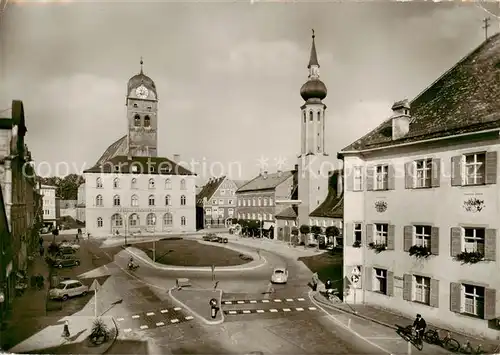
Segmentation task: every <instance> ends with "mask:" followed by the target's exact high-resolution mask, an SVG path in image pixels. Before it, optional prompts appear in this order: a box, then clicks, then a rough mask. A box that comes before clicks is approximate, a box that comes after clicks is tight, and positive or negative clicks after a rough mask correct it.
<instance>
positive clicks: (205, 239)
mask: <svg viewBox="0 0 500 355" xmlns="http://www.w3.org/2000/svg"><path fill="white" fill-rule="evenodd" d="M214 236H215V234H212V233H208V234H205V235H204V236H203V240H204V241H205V242H210V241H211V240H212V238H213V237H214Z"/></svg>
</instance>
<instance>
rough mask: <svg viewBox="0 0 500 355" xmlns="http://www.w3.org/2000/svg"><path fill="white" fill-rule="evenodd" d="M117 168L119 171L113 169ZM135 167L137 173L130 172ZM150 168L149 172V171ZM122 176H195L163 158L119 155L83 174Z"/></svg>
mask: <svg viewBox="0 0 500 355" xmlns="http://www.w3.org/2000/svg"><path fill="white" fill-rule="evenodd" d="M117 166H118V167H119V168H120V169H119V171H116V170H115V167H117ZM134 166H136V167H137V171H136V172H134V171H132V169H133V167H134ZM149 168H151V170H150V169H149ZM115 172H119V173H122V174H129V173H130V174H133V173H143V174H162V175H195V174H194V173H192V172H191V171H189V170H188V169H186V168H184V167H183V166H181V165H178V164H176V163H175V162H173V161H172V160H170V159H168V158H163V157H131V159H130V160H129V159H128V157H127V156H124V155H119V156H115V157H113V158H111V159H109V160H106V161H105V162H103V163H102V165H95V166H93V167H92V168H90V169H88V170H85V171H84V173H106V174H109V173H115Z"/></svg>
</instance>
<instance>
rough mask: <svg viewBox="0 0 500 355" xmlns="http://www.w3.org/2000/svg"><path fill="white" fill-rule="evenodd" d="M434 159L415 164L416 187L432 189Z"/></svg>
mask: <svg viewBox="0 0 500 355" xmlns="http://www.w3.org/2000/svg"><path fill="white" fill-rule="evenodd" d="M431 178H432V159H423V160H417V161H416V162H415V187H417V188H422V187H432V182H431Z"/></svg>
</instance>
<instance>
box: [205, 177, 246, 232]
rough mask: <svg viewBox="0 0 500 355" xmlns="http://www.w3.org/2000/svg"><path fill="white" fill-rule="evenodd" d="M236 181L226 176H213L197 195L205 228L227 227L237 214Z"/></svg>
mask: <svg viewBox="0 0 500 355" xmlns="http://www.w3.org/2000/svg"><path fill="white" fill-rule="evenodd" d="M237 189H238V186H237V185H236V183H235V182H234V181H232V180H230V179H228V178H227V177H226V176H222V177H219V178H211V179H209V180H208V182H207V183H206V184H205V186H203V188H202V189H201V191H200V193H199V194H197V196H196V203H197V206H199V207H201V209H198V211H199V213H203V221H204V225H203V228H226V227H228V226H229V225H231V219H233V218H235V216H236V190H237Z"/></svg>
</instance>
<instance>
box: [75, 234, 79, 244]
mask: <svg viewBox="0 0 500 355" xmlns="http://www.w3.org/2000/svg"><path fill="white" fill-rule="evenodd" d="M75 240H76V242H77V243H79V242H80V235H79V234H77V235H76V239H75Z"/></svg>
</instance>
